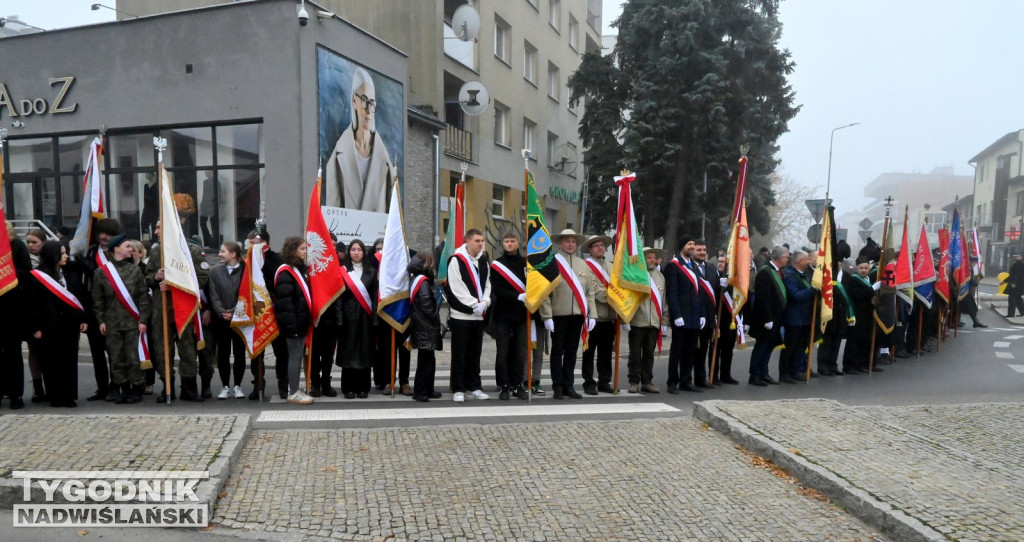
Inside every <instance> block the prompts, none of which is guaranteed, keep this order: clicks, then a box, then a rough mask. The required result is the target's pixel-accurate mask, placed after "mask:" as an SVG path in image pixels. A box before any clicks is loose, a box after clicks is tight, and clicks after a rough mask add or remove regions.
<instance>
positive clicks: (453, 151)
mask: <svg viewBox="0 0 1024 542" xmlns="http://www.w3.org/2000/svg"><path fill="white" fill-rule="evenodd" d="M444 153H445V154H447V155H448V156H451V157H452V158H456V159H459V160H464V161H466V162H472V161H473V133H472V132H467V131H466V130H462V129H460V128H457V127H455V126H452V125H451V124H449V125H448V127H447V129H446V130H445V139H444Z"/></svg>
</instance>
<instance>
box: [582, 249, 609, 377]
mask: <svg viewBox="0 0 1024 542" xmlns="http://www.w3.org/2000/svg"><path fill="white" fill-rule="evenodd" d="M611 244H612V238H611V237H608V236H607V235H594V236H591V237H590V238H589V239H587V240H586V242H584V243H583V245H582V246H581V247H580V250H582V251H583V252H584V253H588V254H589V257H588V258H587V259H586V262H585V263H586V264H587V267H588V268H590V279H591V280H592V281H593V285H594V302H595V303H594V305H595V307H594V309H595V313H596V314H597V325H596V326H594V332H593V333H591V337H590V348H588V349H586V350H584V351H583V393H586V394H587V395H597V392H599V391H601V392H604V393H615V390H614V389H612V385H611V381H612V349H613V348H615V318H616V316H617V315H616V314H615V311H614V310H612V308H611V306H609V305H608V282H609V281H610V280H611V274H612V262H611V260H610V259H609V258H605V253H606V251H607V250H608V247H609V246H611ZM595 353H596V354H597V380H594V354H595Z"/></svg>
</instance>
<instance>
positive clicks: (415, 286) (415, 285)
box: [409, 275, 427, 302]
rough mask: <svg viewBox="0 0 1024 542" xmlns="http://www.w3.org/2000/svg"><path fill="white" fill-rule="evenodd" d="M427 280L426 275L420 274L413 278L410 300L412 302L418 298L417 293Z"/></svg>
mask: <svg viewBox="0 0 1024 542" xmlns="http://www.w3.org/2000/svg"><path fill="white" fill-rule="evenodd" d="M426 280H427V276H426V275H419V276H417V277H416V278H415V279H413V281H412V286H410V287H409V301H410V302H412V300H414V299H416V293H417V292H419V291H420V286H423V283H424V282H426Z"/></svg>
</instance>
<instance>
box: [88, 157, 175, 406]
mask: <svg viewBox="0 0 1024 542" xmlns="http://www.w3.org/2000/svg"><path fill="white" fill-rule="evenodd" d="M153 143H154V145H156V148H157V161H158V162H159V165H160V167H159V170H158V171H157V175H160V181H159V187H160V197H161V198H163V196H164V186H163V184H164V174H163V169H164V147H166V146H167V140H166V139H163V140H161V138H153ZM86 197H88V195H86ZM163 204H164V202H162V201H161V202H160V224H161V227H160V238H159V240H158V242H159V243H160V264H161V266H162V265H163V263H164V254H163V253H164V247H165V246H167V245H166V244H164V228H163V226H164V225H166V224H167V223H166V222H165V221H164V220H165V217H164V205H163ZM160 285H161V286H163V287H162V288H160V316H161V319H162V320H163V324H162V325H163V332H164V333H163V343H164V344H163V347H164V394H165V395H166V396H167V405H168V406H170V404H171V391H172V390H173V388H174V383H173V382H171V352H170V337H169V334H170V331H169V330H168V327H167V303H168V297H167V290H166V288H167V287H166V286H164V280H163V279H161V281H160Z"/></svg>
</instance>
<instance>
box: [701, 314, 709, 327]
mask: <svg viewBox="0 0 1024 542" xmlns="http://www.w3.org/2000/svg"><path fill="white" fill-rule="evenodd" d="M707 323H708V321H707V318H704V317H701V319H700V328H701V329H704V325H705V324H707Z"/></svg>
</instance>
